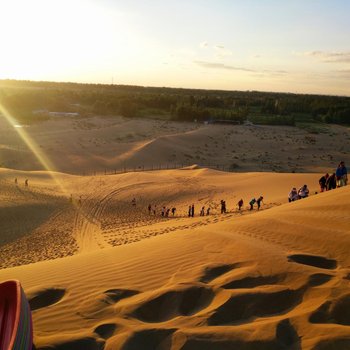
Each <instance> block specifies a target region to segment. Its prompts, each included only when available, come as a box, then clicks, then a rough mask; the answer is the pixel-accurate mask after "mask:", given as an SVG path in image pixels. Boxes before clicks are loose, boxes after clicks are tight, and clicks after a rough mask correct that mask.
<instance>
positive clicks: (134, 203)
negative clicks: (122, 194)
mask: <svg viewBox="0 0 350 350" xmlns="http://www.w3.org/2000/svg"><path fill="white" fill-rule="evenodd" d="M131 204H132V206H133V207H134V208H135V207H136V198H133V199H132V201H131Z"/></svg>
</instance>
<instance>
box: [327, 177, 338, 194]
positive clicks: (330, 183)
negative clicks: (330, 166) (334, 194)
mask: <svg viewBox="0 0 350 350" xmlns="http://www.w3.org/2000/svg"><path fill="white" fill-rule="evenodd" d="M335 188H337V180H336V177H335V173H333V174H332V175H330V176H329V177H328V179H327V181H326V189H327V191H330V190H334V189H335Z"/></svg>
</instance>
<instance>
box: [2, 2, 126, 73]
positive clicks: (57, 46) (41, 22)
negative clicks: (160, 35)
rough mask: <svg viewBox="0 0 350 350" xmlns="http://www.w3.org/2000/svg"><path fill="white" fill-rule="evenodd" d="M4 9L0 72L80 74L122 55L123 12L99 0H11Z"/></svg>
mask: <svg viewBox="0 0 350 350" xmlns="http://www.w3.org/2000/svg"><path fill="white" fill-rule="evenodd" d="M1 12H2V14H3V16H2V19H1V21H0V31H1V33H6V35H2V40H1V47H2V50H1V55H0V78H14V79H30V80H65V79H66V77H72V78H71V79H73V80H79V79H78V78H79V77H78V76H79V74H82V72H84V73H85V74H86V72H88V71H93V70H96V69H102V70H103V68H104V67H105V66H106V65H108V62H109V61H114V62H115V61H117V60H118V59H120V58H121V57H122V55H121V53H122V52H123V46H126V45H127V40H126V38H124V37H123V31H122V30H121V28H123V27H124V29H125V28H126V26H125V21H124V18H123V15H122V14H118V13H115V12H107V10H106V9H104V8H103V7H101V6H99V5H98V2H96V1H92V0H91V1H89V0H85V1H82V0H75V1H68V0H61V1H46V0H33V1H26V0H13V1H7V2H4V3H2V4H1ZM111 48H112V49H111ZM118 53H119V54H118Z"/></svg>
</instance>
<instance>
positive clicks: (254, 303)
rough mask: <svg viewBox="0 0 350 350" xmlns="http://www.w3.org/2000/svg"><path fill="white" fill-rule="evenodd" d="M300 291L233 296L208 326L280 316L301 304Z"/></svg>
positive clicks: (215, 313)
mask: <svg viewBox="0 0 350 350" xmlns="http://www.w3.org/2000/svg"><path fill="white" fill-rule="evenodd" d="M302 298H303V292H302V291H301V290H291V289H284V290H281V291H278V292H272V293H262V292H257V293H246V294H240V295H233V296H232V297H231V298H230V299H228V300H227V301H226V302H225V303H223V304H222V305H221V306H220V307H219V308H217V309H216V310H215V312H214V313H213V314H212V315H211V316H210V317H209V319H208V324H209V325H229V324H243V323H248V322H252V321H253V320H254V319H256V318H259V317H267V316H275V315H282V314H285V313H287V312H288V311H290V310H291V309H293V308H295V307H296V306H297V305H298V304H300V303H301V302H302Z"/></svg>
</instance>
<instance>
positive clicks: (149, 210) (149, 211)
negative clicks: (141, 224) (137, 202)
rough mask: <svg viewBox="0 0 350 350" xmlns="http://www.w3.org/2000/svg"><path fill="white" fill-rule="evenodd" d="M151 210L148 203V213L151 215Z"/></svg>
mask: <svg viewBox="0 0 350 350" xmlns="http://www.w3.org/2000/svg"><path fill="white" fill-rule="evenodd" d="M151 212H152V205H151V204H148V214H149V215H151Z"/></svg>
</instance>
